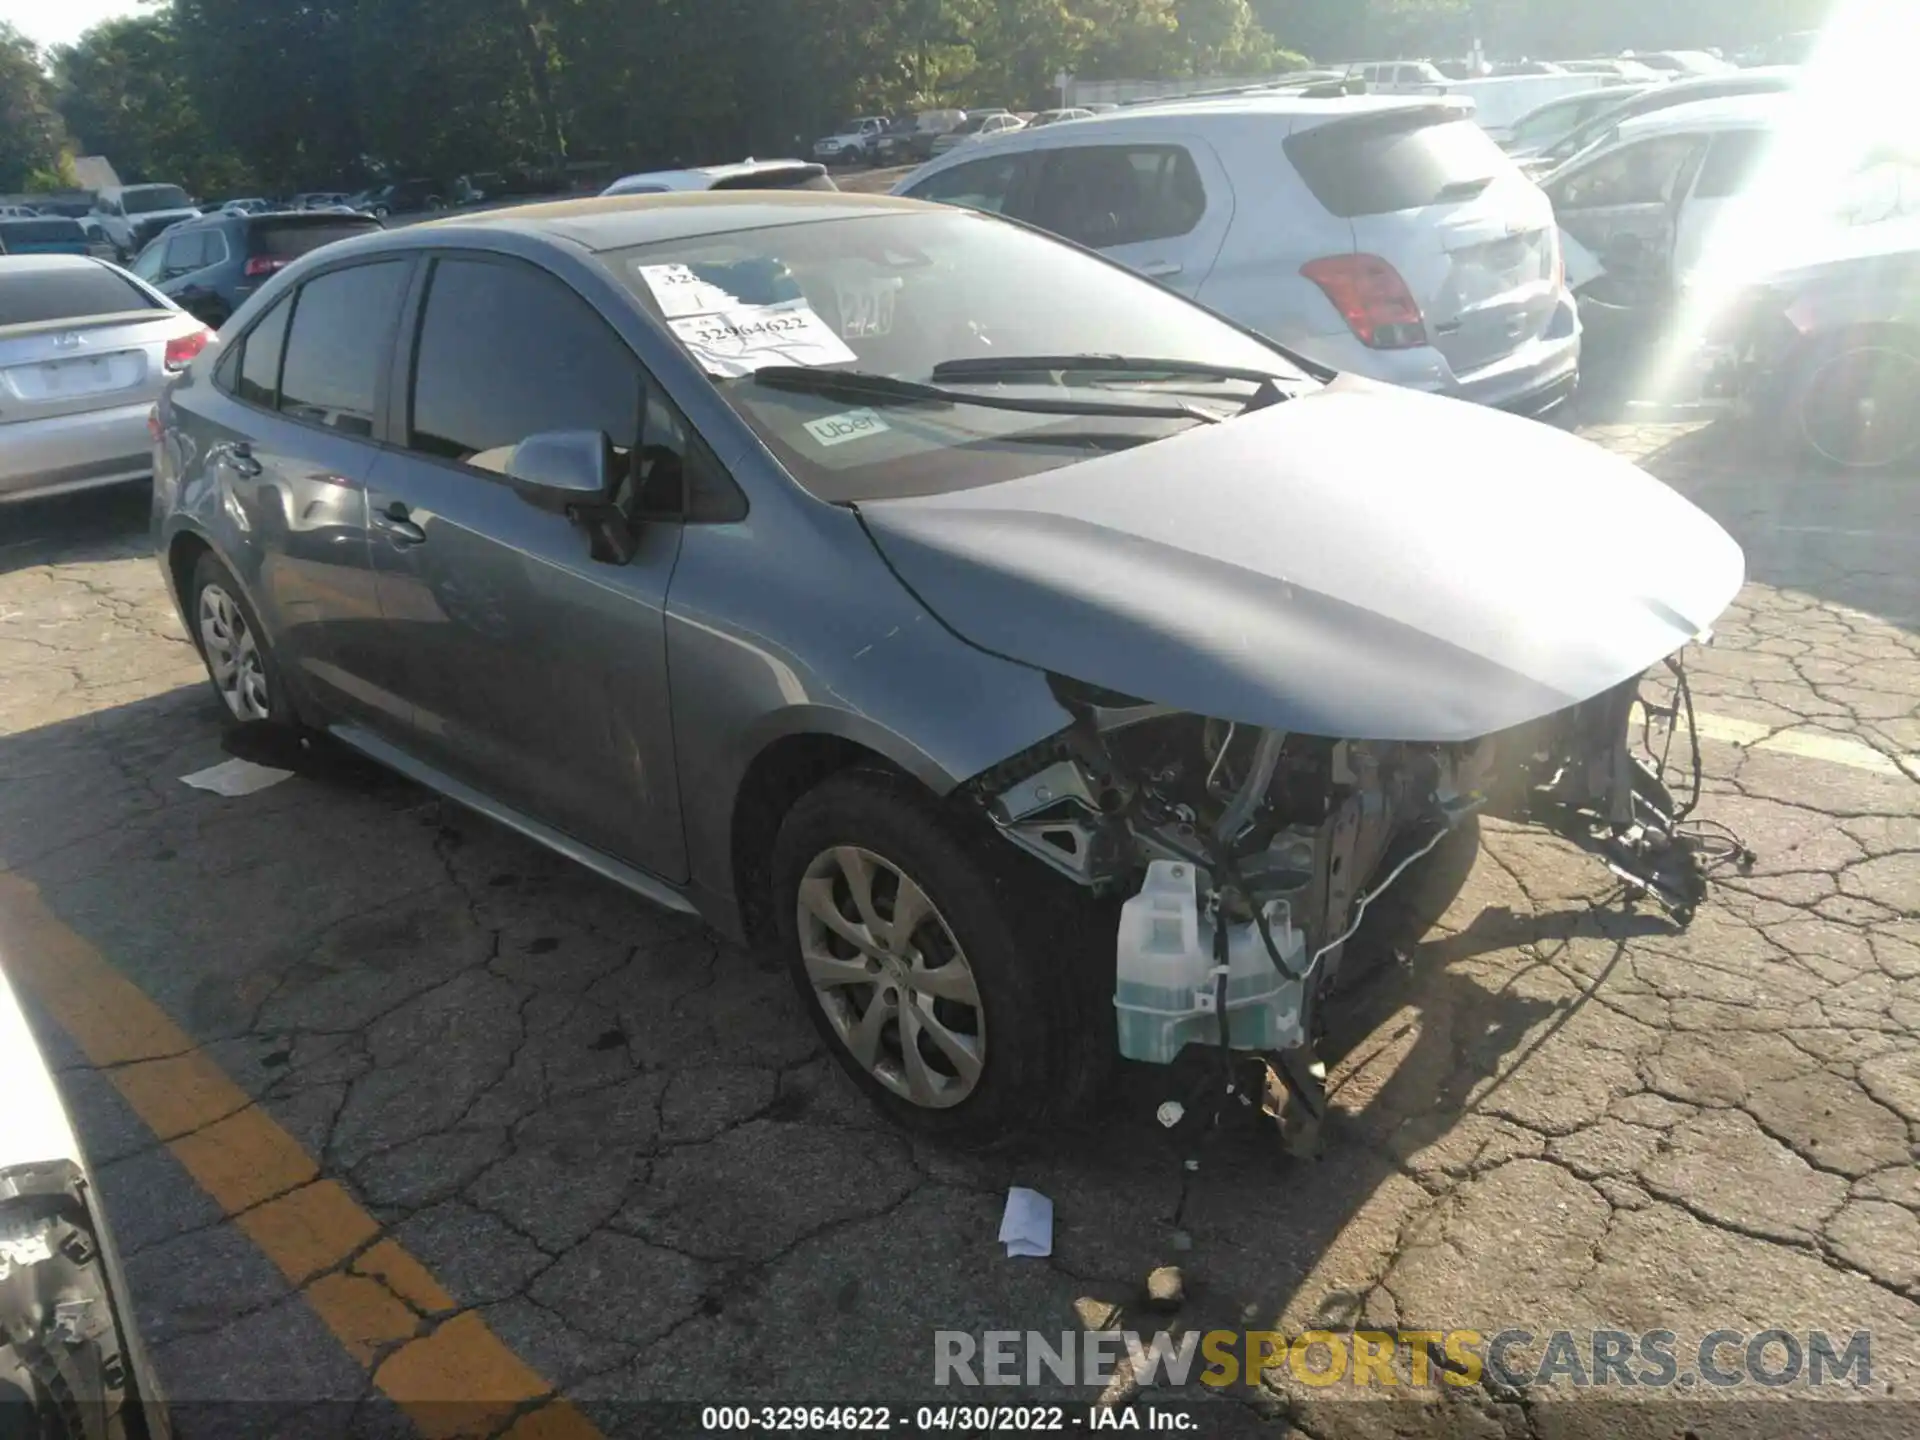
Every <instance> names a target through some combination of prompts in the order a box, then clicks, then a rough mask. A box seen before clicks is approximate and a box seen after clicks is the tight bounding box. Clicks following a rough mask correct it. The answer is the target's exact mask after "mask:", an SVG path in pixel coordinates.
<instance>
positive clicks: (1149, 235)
mask: <svg viewBox="0 0 1920 1440" xmlns="http://www.w3.org/2000/svg"><path fill="white" fill-rule="evenodd" d="M1030 158H1031V160H1032V162H1033V164H1034V167H1035V176H1034V184H1033V187H1032V190H1031V201H1030V204H1029V205H1027V206H1026V207H1023V208H1024V209H1025V213H1024V214H1022V215H1021V218H1022V219H1026V220H1030V221H1032V222H1033V223H1034V224H1036V225H1038V226H1040V227H1041V228H1042V229H1043V230H1050V231H1052V232H1053V233H1054V234H1056V235H1059V236H1062V237H1064V238H1065V239H1068V240H1072V241H1075V242H1076V243H1078V244H1081V245H1085V246H1086V247H1087V248H1088V249H1090V250H1098V251H1100V252H1101V253H1102V254H1104V255H1106V256H1107V257H1108V258H1109V259H1111V260H1116V261H1118V262H1119V263H1120V264H1122V265H1125V266H1127V267H1128V268H1129V269H1132V270H1134V271H1137V272H1138V273H1139V274H1141V275H1144V276H1146V277H1147V278H1148V279H1150V280H1157V281H1159V282H1160V283H1161V284H1162V285H1165V286H1167V287H1168V288H1169V289H1172V290H1177V291H1179V292H1180V293H1181V294H1183V295H1193V294H1195V293H1196V292H1197V291H1198V290H1199V289H1200V286H1201V285H1202V284H1203V283H1204V282H1205V280H1206V278H1207V276H1208V274H1210V273H1211V272H1212V270H1213V263H1214V261H1215V260H1216V259H1217V258H1218V257H1219V254H1220V246H1221V243H1222V242H1223V241H1224V240H1225V239H1226V236H1227V227H1228V226H1229V224H1230V223H1231V222H1232V220H1233V191H1232V189H1231V187H1229V185H1228V184H1227V176H1226V171H1225V169H1224V168H1223V167H1222V166H1221V164H1220V161H1219V158H1218V157H1217V156H1216V155H1215V154H1214V153H1213V150H1212V149H1211V147H1209V146H1207V145H1206V144H1204V143H1203V142H1201V141H1199V140H1194V139H1173V138H1169V139H1164V140H1156V141H1152V142H1145V141H1132V142H1128V143H1124V144H1106V145H1090V144H1083V145H1053V146H1049V147H1047V148H1045V149H1041V150H1036V151H1033V152H1031V157H1030ZM1016 213H1018V212H1016Z"/></svg>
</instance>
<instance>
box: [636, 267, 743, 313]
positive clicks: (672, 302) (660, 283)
mask: <svg viewBox="0 0 1920 1440" xmlns="http://www.w3.org/2000/svg"><path fill="white" fill-rule="evenodd" d="M635 268H636V269H637V270H639V272H640V278H641V279H642V280H644V281H645V282H646V284H647V289H649V290H651V291H652V292H653V298H654V299H655V300H657V301H658V302H659V303H660V313H661V314H662V315H664V316H665V317H666V318H667V319H669V320H679V319H682V318H684V317H685V316H688V315H717V314H719V313H720V312H721V311H724V310H738V309H740V308H741V306H742V305H743V303H744V302H743V301H741V300H740V298H739V297H738V296H736V295H731V294H729V293H728V292H727V291H725V290H723V289H721V288H720V287H719V286H718V285H710V284H708V283H707V282H706V281H705V280H702V279H701V278H700V277H699V276H698V275H696V274H694V273H693V268H692V267H691V266H688V265H640V266H636V267H635Z"/></svg>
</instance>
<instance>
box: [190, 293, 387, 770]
mask: <svg viewBox="0 0 1920 1440" xmlns="http://www.w3.org/2000/svg"><path fill="white" fill-rule="evenodd" d="M412 270H413V261H412V260H410V259H383V260H376V261H368V262H365V263H361V264H358V265H353V266H348V267H343V268H341V269H337V270H330V271H324V272H322V273H320V274H318V275H316V276H314V277H313V278H312V279H310V280H308V281H307V282H306V283H305V284H303V285H302V286H301V287H300V288H299V289H298V290H297V291H293V292H290V293H288V294H286V295H283V296H281V297H280V298H279V299H278V300H277V301H275V302H274V304H272V305H271V306H269V307H268V308H267V309H266V310H265V311H264V312H262V313H261V314H260V316H259V317H258V318H257V319H256V320H255V321H254V323H252V324H251V325H249V327H248V328H247V330H246V331H245V332H244V333H242V334H241V335H239V336H237V337H235V338H233V339H231V340H228V341H227V342H225V343H226V347H227V353H226V354H225V355H223V356H222V357H221V359H220V362H219V364H218V365H217V366H216V367H215V368H214V372H213V375H212V377H211V378H212V383H211V384H210V385H198V384H188V385H184V386H181V387H179V388H178V389H176V390H175V391H174V392H173V396H172V402H171V404H172V411H173V414H174V415H175V417H176V422H175V423H176V424H177V425H178V426H179V427H180V428H181V429H182V430H183V431H184V432H186V433H185V434H184V435H183V436H182V437H181V438H182V440H183V442H184V443H183V444H182V446H181V449H182V452H183V454H184V456H185V457H186V458H185V464H184V467H183V475H182V483H183V486H184V485H192V484H199V485H202V486H204V487H206V494H207V497H208V498H207V502H206V503H205V504H204V505H203V506H202V507H198V508H199V509H200V512H201V513H202V514H203V521H204V523H205V524H206V525H207V526H208V527H209V528H210V529H212V530H213V531H214V532H215V534H216V536H217V537H218V538H219V539H220V540H221V543H222V548H223V549H224V550H225V551H226V555H227V559H228V562H229V563H230V564H231V565H232V566H233V567H234V569H235V570H236V572H237V573H238V575H239V578H240V580H241V583H242V584H243V585H245V586H246V587H247V589H248V591H249V594H250V595H251V597H252V599H253V602H254V606H255V608H256V609H257V610H258V611H259V612H260V615H261V619H262V621H263V622H264V623H265V624H266V626H267V629H268V633H269V634H270V635H271V636H272V639H273V644H274V650H275V655H276V657H277V658H278V660H279V661H280V663H281V665H282V666H283V667H284V668H288V669H292V670H295V671H297V672H298V674H299V677H300V680H301V682H302V684H303V687H304V688H305V690H306V691H307V693H308V694H309V695H310V696H311V697H312V698H313V699H314V700H315V701H316V702H317V703H318V704H319V705H321V706H322V707H323V708H324V709H325V711H326V717H325V718H327V719H342V718H350V719H355V720H359V721H361V722H363V723H366V724H370V725H372V726H374V727H375V728H377V729H380V730H383V731H385V732H386V733H388V734H400V733H403V732H404V730H405V727H406V725H407V723H408V722H409V721H410V720H411V718H412V717H411V715H410V713H409V712H408V711H407V709H406V707H405V704H404V702H402V701H400V700H398V699H396V698H395V696H394V693H393V691H392V690H391V689H390V688H389V687H387V686H385V685H384V684H383V683H382V678H381V676H380V674H379V671H378V667H377V664H376V661H377V659H378V657H379V654H380V640H381V631H382V627H381V623H380V607H379V600H378V596H377V594H376V591H375V586H374V577H373V572H372V562H371V556H370V553H369V542H368V533H367V483H368V477H369V475H370V473H371V471H372V468H373V466H374V465H375V464H376V463H377V462H378V460H379V458H380V454H381V452H380V450H379V448H378V446H377V444H376V443H375V439H376V428H377V427H376V413H375V412H376V411H377V409H378V399H377V397H378V395H379V393H380V387H381V385H382V383H383V381H384V378H385V376H384V370H385V367H386V365H387V364H388V363H389V361H390V358H391V355H392V349H393V336H394V332H395V329H396V327H397V325H398V317H399V312H400V305H401V301H402V299H403V298H404V296H405V293H406V286H407V281H408V278H409V276H410V274H411V273H412ZM196 378H197V377H196Z"/></svg>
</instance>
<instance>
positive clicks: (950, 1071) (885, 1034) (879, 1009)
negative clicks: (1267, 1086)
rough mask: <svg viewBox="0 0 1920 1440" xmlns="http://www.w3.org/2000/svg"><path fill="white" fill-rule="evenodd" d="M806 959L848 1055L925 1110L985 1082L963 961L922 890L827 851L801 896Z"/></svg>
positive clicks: (856, 858)
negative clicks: (982, 1080) (982, 1075)
mask: <svg viewBox="0 0 1920 1440" xmlns="http://www.w3.org/2000/svg"><path fill="white" fill-rule="evenodd" d="M798 909H799V915H798V918H799V937H800V955H801V960H802V962H803V963H804V965H805V967H806V973H807V978H808V980H809V981H810V982H811V983H812V985H813V995H814V999H815V1001H817V1002H818V1004H819V1005H820V1008H821V1009H822V1010H823V1011H824V1012H825V1014H826V1016H827V1019H828V1021H829V1023H830V1024H831V1025H832V1028H833V1031H834V1033H835V1034H836V1035H837V1036H838V1037H839V1038H840V1040H841V1042H842V1043H843V1044H844V1045H845V1046H846V1047H847V1051H848V1053H849V1054H851V1055H852V1056H853V1058H854V1059H855V1060H857V1061H858V1062H859V1063H860V1065H861V1066H862V1067H863V1068H864V1069H865V1070H866V1071H867V1073H868V1074H870V1075H872V1076H873V1078H874V1079H875V1080H877V1081H879V1082H880V1083H881V1084H882V1085H884V1086H886V1087H887V1089H889V1090H891V1091H893V1092H894V1093H895V1094H896V1095H899V1096H900V1097H901V1098H903V1099H905V1100H908V1101H910V1102H911V1103H913V1104H915V1105H919V1106H923V1107H925V1108H927V1109H932V1110H944V1109H948V1108H950V1107H952V1106H954V1105H958V1104H959V1103H960V1102H961V1101H963V1100H965V1099H966V1098H967V1097H968V1096H969V1095H971V1094H972V1093H973V1092H974V1090H975V1089H976V1088H977V1087H978V1085H979V1083H980V1076H981V1072H982V1068H983V1066H984V1064H985V1061H986V1044H987V1030H986V1012H985V1009H984V1007H983V1006H982V1004H981V1001H980V990H979V986H978V983H977V982H976V980H975V978H974V973H973V967H972V966H971V965H970V964H968V962H967V956H966V952H965V951H964V950H963V949H962V948H961V946H960V943H959V941H958V940H957V939H955V937H954V934H953V930H952V928H951V927H950V926H948V924H947V922H946V920H945V919H944V918H943V917H942V916H941V914H940V911H939V908H938V907H937V906H936V905H935V904H934V903H933V900H932V898H931V897H930V896H928V894H927V893H926V891H925V890H923V889H922V888H921V887H920V886H919V885H918V884H917V883H915V882H914V880H913V879H912V878H911V877H910V876H908V875H907V874H906V873H905V872H904V871H902V870H901V869H900V867H899V866H897V865H895V864H893V863H892V862H891V861H889V860H887V859H885V858H884V857H882V856H880V855H876V854H874V853H873V852H872V851H871V850H863V849H860V848H858V847H857V846H852V845H836V846H833V847H832V848H830V849H827V850H822V851H821V852H820V853H819V854H818V855H816V856H815V857H814V859H813V862H812V863H811V864H809V865H808V866H807V869H806V873H805V875H804V876H803V878H802V879H801V881H800V889H799V907H798Z"/></svg>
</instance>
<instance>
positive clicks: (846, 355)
mask: <svg viewBox="0 0 1920 1440" xmlns="http://www.w3.org/2000/svg"><path fill="white" fill-rule="evenodd" d="M667 326H668V328H669V329H671V330H672V331H673V333H674V334H675V335H678V336H679V337H680V341H681V343H682V344H683V345H685V346H686V347H687V349H689V350H691V351H692V352H693V358H694V359H696V360H698V361H699V362H700V364H701V365H702V366H703V367H704V368H705V369H706V372H707V373H708V374H709V375H715V376H718V377H720V378H722V379H732V378H734V377H736V376H740V375H751V374H752V373H753V372H754V371H756V370H759V369H761V368H762V367H764V366H767V365H838V364H841V363H844V362H845V361H848V360H852V359H854V358H855V357H854V353H853V351H852V350H851V349H849V348H848V346H847V342H846V341H844V340H842V339H841V338H840V337H839V336H838V335H836V334H834V333H833V329H832V327H831V326H829V325H828V324H827V322H826V321H824V320H822V319H821V318H820V317H819V315H818V314H816V313H815V312H814V308H813V307H812V306H811V305H809V304H808V303H807V302H806V301H805V300H788V301H786V302H785V303H784V304H780V305H743V306H741V307H740V308H739V309H737V310H722V311H718V312H716V313H714V314H711V315H689V316H686V317H684V318H682V319H677V320H669V321H667Z"/></svg>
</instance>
